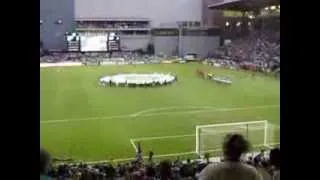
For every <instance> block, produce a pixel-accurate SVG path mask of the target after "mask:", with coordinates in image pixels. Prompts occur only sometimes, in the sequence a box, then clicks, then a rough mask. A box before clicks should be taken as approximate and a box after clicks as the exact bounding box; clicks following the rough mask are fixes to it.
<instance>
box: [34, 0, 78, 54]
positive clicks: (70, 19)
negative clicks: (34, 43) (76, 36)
mask: <svg viewBox="0 0 320 180" xmlns="http://www.w3.org/2000/svg"><path fill="white" fill-rule="evenodd" d="M74 5H75V4H74V0H54V1H52V0H40V41H42V42H43V45H44V48H47V49H54V50H61V49H65V48H66V45H65V33H66V32H70V31H72V27H73V24H74V10H75V8H74V7H75V6H74Z"/></svg>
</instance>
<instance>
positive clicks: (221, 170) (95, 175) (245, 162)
mask: <svg viewBox="0 0 320 180" xmlns="http://www.w3.org/2000/svg"><path fill="white" fill-rule="evenodd" d="M223 147H224V148H223V152H224V158H222V159H221V160H220V159H212V158H211V159H208V158H205V159H198V160H193V161H192V160H190V159H187V160H186V161H182V160H181V159H180V158H179V157H177V159H176V160H174V161H170V160H162V161H160V162H157V161H156V160H154V159H153V157H152V156H153V152H152V153H149V155H150V157H149V158H148V159H140V158H136V159H135V160H132V161H131V162H124V163H117V164H116V163H114V162H112V161H110V162H106V163H100V164H99V163H98V164H86V163H74V164H70V163H60V164H51V163H50V162H51V159H50V155H49V154H48V152H46V151H45V150H44V149H40V177H52V178H54V179H59V180H60V179H70V180H78V179H88V180H91V179H93V180H94V179H102V180H104V179H119V180H121V179H177V180H179V179H201V180H207V179H221V178H213V177H219V176H222V177H224V178H222V179H224V180H228V179H234V176H236V177H237V179H255V180H258V179H263V180H267V179H275V180H278V179H280V148H274V149H272V150H271V151H270V155H269V156H268V154H264V158H260V159H259V160H256V161H255V162H253V161H254V160H253V158H252V157H251V156H250V155H252V154H250V153H249V155H248V154H247V156H244V157H246V158H240V157H241V156H242V155H243V153H246V152H247V151H248V150H249V142H247V141H246V140H245V139H244V138H243V136H242V135H238V134H228V135H227V136H226V138H225V142H223ZM259 155H260V154H258V155H257V156H259ZM269 157H270V158H269ZM240 159H241V160H240ZM254 159H257V158H254ZM234 166H238V167H239V168H240V167H241V168H242V170H243V173H242V176H243V178H240V176H239V174H238V173H239V172H238V170H235V168H232V167H234ZM230 167H231V169H230ZM226 172H227V173H226ZM252 177H254V178H252Z"/></svg>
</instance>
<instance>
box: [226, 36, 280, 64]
mask: <svg viewBox="0 0 320 180" xmlns="http://www.w3.org/2000/svg"><path fill="white" fill-rule="evenodd" d="M224 48H225V51H224V55H225V56H227V57H229V58H231V59H233V60H236V61H249V62H252V63H255V64H259V65H261V66H264V67H265V68H267V67H270V66H273V65H274V64H280V34H279V32H277V31H272V30H264V31H256V32H253V33H251V34H250V35H249V36H246V37H242V38H239V39H235V40H233V41H232V42H231V43H229V44H226V45H225V46H224Z"/></svg>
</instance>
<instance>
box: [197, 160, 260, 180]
mask: <svg viewBox="0 0 320 180" xmlns="http://www.w3.org/2000/svg"><path fill="white" fill-rule="evenodd" d="M199 180H262V178H261V176H260V175H259V173H258V171H257V170H256V169H255V168H254V167H252V166H250V165H247V164H244V163H241V162H222V163H219V164H209V165H208V166H207V167H205V168H204V169H203V170H202V171H201V173H200V175H199Z"/></svg>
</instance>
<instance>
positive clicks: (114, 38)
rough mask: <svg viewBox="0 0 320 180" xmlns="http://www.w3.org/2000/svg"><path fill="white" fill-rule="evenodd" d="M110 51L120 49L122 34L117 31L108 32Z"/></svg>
mask: <svg viewBox="0 0 320 180" xmlns="http://www.w3.org/2000/svg"><path fill="white" fill-rule="evenodd" d="M107 44H108V51H120V36H119V35H117V34H116V33H113V32H111V33H109V34H108V42H107Z"/></svg>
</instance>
